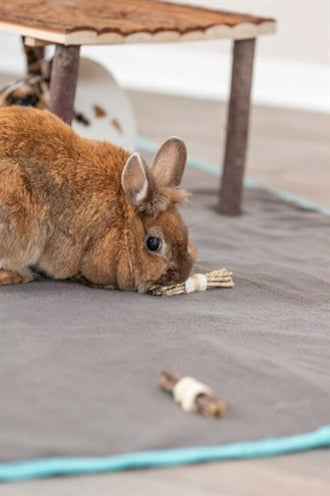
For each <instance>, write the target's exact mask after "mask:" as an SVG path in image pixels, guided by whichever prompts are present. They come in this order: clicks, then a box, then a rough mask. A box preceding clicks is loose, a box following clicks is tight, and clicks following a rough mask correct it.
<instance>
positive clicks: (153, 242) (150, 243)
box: [146, 236, 162, 251]
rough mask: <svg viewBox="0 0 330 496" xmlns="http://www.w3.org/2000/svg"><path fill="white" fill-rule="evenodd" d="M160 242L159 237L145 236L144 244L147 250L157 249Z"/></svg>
mask: <svg viewBox="0 0 330 496" xmlns="http://www.w3.org/2000/svg"><path fill="white" fill-rule="evenodd" d="M161 244H162V242H161V240H160V239H159V238H154V237H153V236H150V237H149V238H147V242H146V245H147V248H148V250H150V251H158V250H159V248H160V247H161Z"/></svg>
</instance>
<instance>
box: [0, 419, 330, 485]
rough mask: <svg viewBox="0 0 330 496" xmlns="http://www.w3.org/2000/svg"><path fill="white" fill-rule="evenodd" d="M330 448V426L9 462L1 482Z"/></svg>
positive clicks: (1, 470)
mask: <svg viewBox="0 0 330 496" xmlns="http://www.w3.org/2000/svg"><path fill="white" fill-rule="evenodd" d="M328 446H330V425H325V426H323V427H320V428H319V429H317V430H316V431H312V432H308V433H305V434H298V435H296V436H288V437H278V438H273V439H261V440H259V441H248V442H241V443H232V444H224V445H221V446H201V447H198V446H196V447H189V448H176V449H167V450H157V451H140V452H135V453H126V454H124V455H115V456H102V457H92V458H87V457H74V458H64V457H63V458H45V459H37V460H28V461H18V462H5V463H2V465H1V467H0V480H3V481H18V480H22V479H32V478H40V477H49V476H53V475H78V474H90V473H97V472H115V471H119V470H125V469H132V468H147V467H171V466H175V465H186V464H190V463H201V462H211V461H216V460H233V459H238V458H257V457H264V456H274V455H281V454H284V453H292V452H297V451H304V450H309V449H314V448H322V447H328Z"/></svg>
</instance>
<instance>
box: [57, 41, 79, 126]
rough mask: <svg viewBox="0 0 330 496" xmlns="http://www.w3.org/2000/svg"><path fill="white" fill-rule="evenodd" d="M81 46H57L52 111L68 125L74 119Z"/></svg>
mask: <svg viewBox="0 0 330 496" xmlns="http://www.w3.org/2000/svg"><path fill="white" fill-rule="evenodd" d="M79 50H80V46H75V45H71V46H64V45H57V46H56V51H55V57H54V60H53V68H52V75H51V81H50V111H51V112H54V114H56V115H58V116H59V117H61V119H63V120H64V121H65V122H67V123H68V124H71V121H72V117H73V103H74V97H75V93H76V85H77V76H78V66H79Z"/></svg>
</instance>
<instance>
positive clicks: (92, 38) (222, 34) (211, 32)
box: [0, 21, 276, 46]
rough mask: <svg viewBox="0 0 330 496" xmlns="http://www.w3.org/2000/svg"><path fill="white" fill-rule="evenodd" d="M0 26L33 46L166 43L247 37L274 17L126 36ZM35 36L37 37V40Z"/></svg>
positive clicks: (268, 28) (265, 30)
mask: <svg viewBox="0 0 330 496" xmlns="http://www.w3.org/2000/svg"><path fill="white" fill-rule="evenodd" d="M0 30H1V31H4V32H7V33H15V34H19V35H23V36H26V37H28V40H29V42H30V43H32V44H33V43H34V45H32V46H37V45H36V44H35V43H39V45H40V44H42V43H43V44H47V43H57V44H63V45H118V44H123V43H130V44H131V43H132V44H133V43H169V42H178V41H180V42H181V41H195V40H196V41H197V40H216V39H233V40H239V39H246V38H256V37H257V36H260V35H265V34H274V33H275V32H276V21H265V22H262V23H260V24H252V23H248V22H247V23H241V24H238V25H236V26H234V27H230V26H227V25H225V24H219V25H216V26H212V27H210V28H207V29H206V30H196V31H190V32H189V33H185V34H183V35H180V33H179V32H177V31H160V32H157V33H155V34H151V33H149V32H143V31H141V32H138V33H133V34H130V35H128V36H123V35H121V34H118V33H103V34H100V35H97V33H96V32H95V31H92V30H85V31H74V32H72V33H67V34H65V33H58V32H54V31H46V30H42V29H35V28H29V27H26V26H22V25H16V24H11V23H6V22H1V21H0ZM37 40H38V41H37Z"/></svg>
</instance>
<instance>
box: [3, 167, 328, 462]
mask: <svg viewBox="0 0 330 496" xmlns="http://www.w3.org/2000/svg"><path fill="white" fill-rule="evenodd" d="M214 182H215V180H214V178H213V177H211V176H208V175H206V174H203V173H201V172H199V171H194V170H189V171H188V173H187V179H186V183H187V186H188V188H189V189H190V190H191V191H192V192H193V193H194V196H193V198H192V200H191V202H190V205H189V207H187V208H186V209H185V210H184V216H185V218H186V219H187V221H188V224H189V225H190V230H191V233H192V238H193V239H194V241H195V243H196V245H197V247H198V249H199V251H200V259H199V264H198V269H200V270H206V269H213V268H217V267H219V266H222V265H223V266H225V267H227V268H228V269H231V270H233V272H234V280H235V283H236V287H235V288H234V289H233V290H213V291H208V292H207V293H200V294H192V295H189V296H186V295H184V296H176V297H172V298H167V299H166V298H157V297H153V296H148V295H138V294H133V293H121V292H116V291H109V290H97V289H90V288H85V287H83V286H80V285H78V284H76V283H72V282H69V281H68V282H56V281H49V280H42V279H41V280H39V281H37V282H34V283H31V284H28V285H22V286H11V287H9V286H8V287H3V288H1V290H0V298H1V385H0V387H1V391H2V421H1V440H2V442H1V457H2V459H3V460H7V461H9V460H17V459H25V458H35V457H43V456H47V457H49V456H63V455H64V456H65V455H77V456H78V455H80V456H82V455H86V456H87V455H111V454H119V453H125V452H130V451H136V450H148V449H158V448H174V447H179V446H193V445H195V446H199V445H216V444H222V443H227V442H233V441H242V440H253V439H259V438H263V437H269V436H272V437H273V436H282V435H290V434H296V433H301V432H305V431H309V430H313V429H315V428H317V427H319V426H320V425H323V424H325V423H327V422H328V415H327V414H328V410H327V391H328V376H327V368H328V363H327V354H328V352H327V349H328V348H327V331H328V325H329V321H328V313H327V298H328V289H329V288H328V282H329V281H328V273H327V269H328V258H327V237H328V232H329V219H328V218H326V217H323V216H322V215H320V214H317V213H313V212H307V211H303V210H299V209H298V208H295V207H293V206H292V205H287V204H285V203H283V202H281V201H279V200H277V199H276V198H275V197H273V196H271V195H269V194H268V193H266V192H263V191H260V190H249V191H248V192H247V193H246V201H245V210H246V211H245V214H244V215H243V216H242V217H240V218H224V217H220V216H218V215H217V214H216V213H215V212H214V211H213V206H214V205H215V203H216V196H215V194H216V186H217V184H214ZM167 366H170V367H173V368H176V369H178V370H179V371H181V372H182V373H185V374H190V375H193V376H196V377H197V378H198V379H200V380H202V381H204V382H206V383H207V384H208V385H210V386H211V387H212V388H213V389H214V390H215V391H216V393H217V394H218V396H220V397H221V398H223V399H225V400H226V401H227V403H228V411H227V414H226V416H225V417H224V418H221V419H218V420H207V419H205V418H203V417H202V416H200V415H198V414H187V413H183V412H182V411H181V410H180V408H179V407H178V406H177V405H175V404H174V402H173V400H172V399H171V397H170V396H169V395H167V394H166V393H164V392H162V391H160V390H159V389H158V387H157V380H158V376H159V372H160V370H161V369H162V368H163V367H167Z"/></svg>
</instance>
